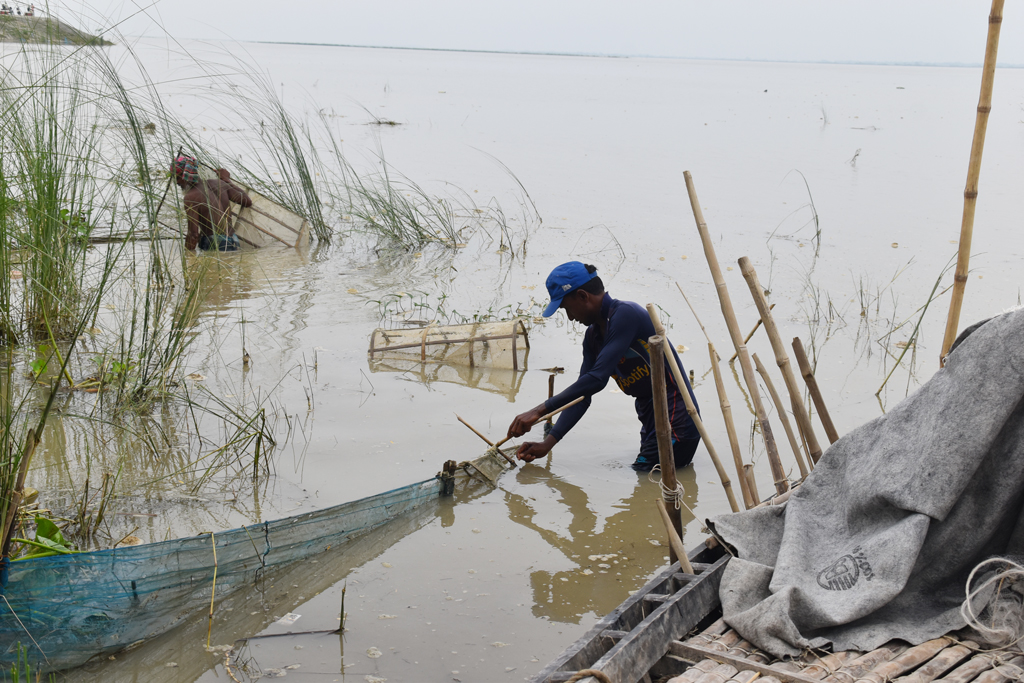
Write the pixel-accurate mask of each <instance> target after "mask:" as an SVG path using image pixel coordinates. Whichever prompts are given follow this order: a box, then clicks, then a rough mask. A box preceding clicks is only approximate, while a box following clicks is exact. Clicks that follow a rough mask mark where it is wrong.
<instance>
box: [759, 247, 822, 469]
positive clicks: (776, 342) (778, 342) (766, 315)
mask: <svg viewBox="0 0 1024 683" xmlns="http://www.w3.org/2000/svg"><path fill="white" fill-rule="evenodd" d="M739 263H740V272H742V273H743V278H744V279H745V280H746V281H747V286H748V287H750V293H751V295H752V296H753V297H754V303H755V304H756V305H757V310H758V311H759V312H760V313H761V320H762V322H764V331H765V332H766V333H767V334H768V339H769V340H770V341H771V343H772V350H773V351H774V352H775V362H776V363H778V365H779V369H780V370H782V378H783V379H784V380H786V390H787V391H789V397H790V399H792V401H793V404H794V405H796V406H797V407H798V408H799V410H798V411H797V413H796V419H797V421H798V422H799V423H800V430H801V431H802V432H803V433H804V438H806V439H807V449H808V450H809V451H810V455H811V461H812V462H815V463H817V462H818V458H820V457H821V446H819V445H818V437H817V436H815V434H814V427H812V426H811V418H810V416H809V415H808V413H807V410H806V409H805V408H804V400H803V398H801V397H800V386H799V385H798V384H797V383H796V375H795V374H794V373H793V364H792V363H790V362H789V354H787V353H786V347H785V346H783V344H782V337H780V336H779V328H778V327H776V326H775V319H774V318H772V313H771V311H770V310H769V309H768V301H767V300H766V299H765V298H764V289H763V288H762V287H761V283H760V282H758V280H757V271H755V270H754V266H753V265H752V264H751V263H750V259H748V258H747V257H746V256H743V257H742V258H740V261H739ZM800 469H801V470H803V467H801V468H800Z"/></svg>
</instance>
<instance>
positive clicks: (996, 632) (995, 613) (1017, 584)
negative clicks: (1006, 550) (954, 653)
mask: <svg viewBox="0 0 1024 683" xmlns="http://www.w3.org/2000/svg"><path fill="white" fill-rule="evenodd" d="M985 572H987V573H985ZM980 573H981V574H983V576H982V578H981V580H980V583H978V585H977V586H974V587H973V588H972V585H973V584H974V580H975V577H976V576H978V575H979V574H980ZM965 592H966V598H965V599H964V601H963V603H962V604H961V605H960V615H961V616H962V617H963V618H964V621H966V622H967V624H968V625H969V626H970V627H971V628H973V629H974V630H976V631H977V632H978V633H979V634H980V635H982V636H984V637H985V639H986V640H988V641H989V642H990V643H991V644H993V645H996V646H997V648H998V649H1005V648H1008V647H1012V646H1013V645H1016V644H1017V643H1019V642H1020V641H1021V640H1024V566H1022V565H1020V564H1018V563H1017V562H1015V561H1014V560H1011V559H1008V558H1005V557H992V558H989V559H987V560H985V561H984V562H982V563H981V564H979V565H978V566H977V567H975V568H974V569H973V570H971V575H970V576H969V577H968V578H967V585H966V587H965Z"/></svg>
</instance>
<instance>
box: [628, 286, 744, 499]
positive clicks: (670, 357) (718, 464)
mask: <svg viewBox="0 0 1024 683" xmlns="http://www.w3.org/2000/svg"><path fill="white" fill-rule="evenodd" d="M647 312H648V313H649V314H650V316H651V322H652V323H654V332H655V333H656V334H657V335H658V336H660V337H662V338H664V339H665V343H664V344H663V345H662V351H663V353H664V356H665V360H667V361H668V367H669V369H670V370H671V371H672V377H673V378H674V379H675V381H676V386H677V387H679V393H680V394H682V396H683V403H684V404H685V405H686V412H687V413H689V415H690V419H691V420H692V421H693V424H694V426H695V427H696V428H697V431H698V432H699V433H700V438H702V439H703V440H704V447H705V448H707V449H708V455H710V456H711V462H712V463H714V465H715V469H716V470H718V478H719V479H721V480H722V488H723V489H725V497H726V498H728V499H729V507H730V508H732V511H733V512H739V511H740V506H739V505H737V504H736V496H735V495H733V492H732V482H731V481H729V475H728V474H727V473H726V471H725V468H724V467H722V461H721V460H719V459H718V452H717V451H716V450H715V447H714V446H713V445H712V444H711V436H710V435H709V434H708V430H706V429H705V428H704V422H703V421H702V420H701V419H700V414H699V413H698V412H697V406H695V405H694V404H693V399H692V398H691V397H690V392H689V391H688V390H687V388H686V382H685V381H684V380H683V373H682V372H681V371H680V370H679V364H678V363H676V355H675V354H674V353H672V344H671V342H669V341H668V338H667V337H665V326H664V325H662V324H661V319H660V318H659V317H658V311H657V310H656V309H655V308H654V304H647ZM654 359H655V355H654V353H653V351H652V353H651V366H652V367H653V365H654ZM670 429H671V427H670Z"/></svg>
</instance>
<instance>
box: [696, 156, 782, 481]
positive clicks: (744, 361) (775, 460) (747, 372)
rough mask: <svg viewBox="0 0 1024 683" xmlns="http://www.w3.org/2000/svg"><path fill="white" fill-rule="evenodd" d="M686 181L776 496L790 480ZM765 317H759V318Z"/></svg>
mask: <svg viewBox="0 0 1024 683" xmlns="http://www.w3.org/2000/svg"><path fill="white" fill-rule="evenodd" d="M683 177H684V178H685V180H686V191H687V194H688V195H689V197H690V207H691V208H692V209H693V217H694V220H695V221H696V222H697V232H698V233H700V240H701V243H702V244H703V246H704V255H705V256H706V257H707V261H708V266H709V268H710V269H711V277H712V278H713V279H714V281H715V289H716V290H717V291H718V299H719V302H720V303H721V306H722V314H723V315H724V316H725V322H726V325H727V326H728V328H729V336H730V337H731V338H732V343H733V346H734V347H735V350H736V353H737V354H738V355H739V359H740V365H741V367H742V369H743V380H744V383H745V384H746V385H747V390H748V391H749V392H750V400H751V403H752V404H753V406H754V414H755V415H756V417H757V422H758V425H759V426H760V427H761V436H762V438H763V439H764V445H765V450H766V451H767V453H768V464H769V466H770V467H771V470H772V479H773V480H774V484H775V491H776V493H778V494H782V493H785V492H786V491H787V490H788V489H789V480H788V479H787V478H786V473H785V470H783V469H782V461H781V460H780V459H779V451H778V448H777V447H776V445H775V436H774V435H773V433H772V427H771V424H770V423H769V422H768V414H767V413H766V412H765V409H764V404H763V403H762V402H761V394H760V392H759V391H758V387H757V379H756V378H755V377H754V367H753V365H752V364H751V362H750V355H749V354H748V353H747V346H746V342H744V341H743V336H742V334H741V332H740V328H739V324H738V323H737V322H736V314H735V312H734V311H733V307H732V299H731V298H730V297H729V289H728V287H727V286H726V284H725V278H724V277H723V276H722V269H721V267H720V266H719V265H718V257H717V256H716V255H715V246H714V244H712V242H711V235H710V233H709V232H708V226H707V223H706V222H705V221H704V212H703V211H702V210H701V208H700V202H699V201H698V199H697V190H696V188H695V187H694V185H693V178H692V177H691V176H690V172H689V171H685V172H684V173H683ZM764 317H765V316H764V315H763V314H762V319H763V318H764Z"/></svg>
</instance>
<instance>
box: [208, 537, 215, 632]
mask: <svg viewBox="0 0 1024 683" xmlns="http://www.w3.org/2000/svg"><path fill="white" fill-rule="evenodd" d="M210 543H211V544H213V588H211V589H210V618H209V620H208V621H207V624H206V649H207V650H209V649H210V634H212V633H213V598H214V596H215V595H216V594H217V539H216V538H215V537H214V535H213V532H212V531H211V532H210Z"/></svg>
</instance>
